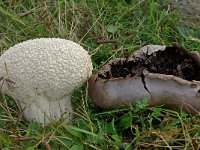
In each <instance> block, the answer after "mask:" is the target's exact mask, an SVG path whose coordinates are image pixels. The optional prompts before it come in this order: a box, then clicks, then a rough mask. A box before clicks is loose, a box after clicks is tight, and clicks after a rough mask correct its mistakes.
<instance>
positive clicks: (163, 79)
mask: <svg viewBox="0 0 200 150" xmlns="http://www.w3.org/2000/svg"><path fill="white" fill-rule="evenodd" d="M165 49H166V47H165V46H159V45H147V46H145V47H143V48H141V49H140V50H138V51H136V52H134V53H133V55H134V57H130V58H129V59H128V60H127V59H124V58H117V59H114V60H111V61H110V62H108V63H107V64H106V65H104V66H103V67H102V68H101V69H100V70H99V71H98V72H97V73H96V74H94V75H92V76H91V78H90V79H89V88H88V90H89V91H88V92H89V95H90V97H91V99H92V101H93V102H94V103H95V104H96V105H97V106H98V107H100V108H102V109H113V108H117V107H121V106H123V105H126V104H132V105H136V103H137V102H138V101H139V100H142V99H144V98H148V103H149V105H150V106H159V105H164V106H165V107H166V108H169V109H173V110H181V109H183V110H185V111H186V112H189V113H196V114H198V113H199V111H200V81H199V80H191V81H189V80H186V79H182V78H180V77H176V76H174V75H168V74H162V73H152V72H149V71H147V70H146V69H143V70H142V71H141V74H137V73H136V74H134V75H133V74H132V75H130V74H128V73H127V74H128V75H126V76H124V74H123V73H124V72H123V73H122V72H120V71H119V70H120V67H121V66H123V68H122V69H124V66H126V65H125V63H124V62H128V63H129V61H130V62H131V63H132V62H133V61H134V60H133V58H135V57H139V58H142V59H144V60H146V58H145V55H151V54H153V53H154V52H157V51H165ZM186 53H188V55H189V57H191V59H193V62H194V63H195V64H196V69H197V71H198V69H199V65H200V63H199V60H200V55H199V53H198V52H186ZM144 54H145V55H144ZM153 55H154V54H153ZM143 57H144V58H143ZM177 57H178V56H177ZM128 63H127V64H128ZM134 63H135V62H134ZM140 63H141V62H140ZM140 63H138V64H139V65H140ZM131 65H134V64H133V63H132V64H131ZM145 65H146V64H145ZM112 66H116V68H117V69H116V70H118V71H119V72H120V73H121V75H123V77H122V76H118V77H116V76H115V77H113V76H114V75H113V74H112V73H114V72H113V68H112ZM126 67H127V68H125V69H124V71H126V70H127V69H129V68H130V66H128V65H127V66H126ZM129 71H130V70H129ZM131 71H135V70H131ZM139 71H140V70H139ZM187 72H188V71H187ZM125 73H126V72H125ZM197 76H198V75H197ZM198 79H199V77H198Z"/></svg>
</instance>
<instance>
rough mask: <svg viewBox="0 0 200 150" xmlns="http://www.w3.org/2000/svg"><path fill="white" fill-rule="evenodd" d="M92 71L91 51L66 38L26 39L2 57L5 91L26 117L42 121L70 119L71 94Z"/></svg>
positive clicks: (0, 59)
mask: <svg viewBox="0 0 200 150" xmlns="http://www.w3.org/2000/svg"><path fill="white" fill-rule="evenodd" d="M91 74H92V62H91V58H90V56H89V55H88V52H87V51H86V50H84V49H83V48H82V47H81V46H80V45H78V44H76V43H74V42H72V41H69V40H65V39H59V38H40V39H33V40H28V41H24V42H22V43H19V44H16V45H15V46H13V47H11V48H9V49H8V50H7V51H5V52H4V53H3V54H2V55H1V57H0V77H3V78H2V80H1V85H2V92H3V93H5V94H7V95H9V96H11V97H13V98H14V99H15V100H16V102H17V104H18V106H19V108H20V109H21V111H23V113H24V117H25V118H26V120H28V121H33V120H35V121H37V122H39V123H42V124H48V123H49V122H50V121H52V120H59V119H60V118H66V122H67V123H69V122H70V121H71V119H72V116H73V109H72V106H71V100H70V99H71V95H72V93H73V91H74V90H75V89H77V88H79V87H80V86H82V84H83V83H84V82H86V81H87V80H88V79H89V77H90V76H91Z"/></svg>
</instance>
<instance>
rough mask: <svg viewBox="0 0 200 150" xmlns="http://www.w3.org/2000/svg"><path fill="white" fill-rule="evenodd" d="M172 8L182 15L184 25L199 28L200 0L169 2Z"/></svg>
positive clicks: (174, 0) (175, 0)
mask: <svg viewBox="0 0 200 150" xmlns="http://www.w3.org/2000/svg"><path fill="white" fill-rule="evenodd" d="M169 1H170V5H171V8H172V9H173V10H178V11H179V12H180V13H181V18H182V21H183V22H182V23H183V24H185V25H188V26H192V27H197V28H199V22H200V9H199V8H200V1H199V0H169Z"/></svg>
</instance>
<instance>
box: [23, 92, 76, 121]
mask: <svg viewBox="0 0 200 150" xmlns="http://www.w3.org/2000/svg"><path fill="white" fill-rule="evenodd" d="M20 102H21V103H20V107H21V110H22V111H23V114H24V117H25V118H26V120H28V121H37V122H39V123H42V124H44V125H45V124H48V123H49V122H51V121H53V120H56V121H57V120H59V119H60V118H63V119H65V121H66V123H70V122H71V121H72V117H73V109H72V106H71V100H70V96H64V97H62V98H61V99H59V100H55V101H52V100H49V99H48V98H47V97H46V96H45V95H40V96H38V97H37V98H36V99H34V100H31V99H29V100H27V99H25V100H22V101H20Z"/></svg>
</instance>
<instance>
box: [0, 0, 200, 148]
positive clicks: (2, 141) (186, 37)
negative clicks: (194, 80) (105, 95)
mask: <svg viewBox="0 0 200 150" xmlns="http://www.w3.org/2000/svg"><path fill="white" fill-rule="evenodd" d="M190 2H192V0H191V1H190ZM196 2H197V0H196ZM180 3H182V2H181V1H180ZM180 3H179V2H178V5H176V4H175V5H172V4H171V3H170V1H169V2H167V1H162V0H121V1H118V0H111V1H105V0H102V1H97V0H69V1H67V0H61V1H57V0H52V1H39V0H30V1H23V0H18V1H15V0H13V1H0V50H1V52H3V51H5V50H6V49H8V48H9V47H11V46H13V45H15V44H17V43H19V42H21V41H24V40H28V39H32V38H38V37H59V38H65V39H70V40H73V41H75V42H77V43H80V44H81V45H82V46H83V47H84V48H85V49H86V50H88V52H89V54H90V55H91V58H92V61H93V67H94V71H93V72H94V73H95V72H96V71H97V70H98V69H99V68H100V67H101V66H102V65H104V64H105V63H107V62H108V61H109V60H110V59H113V58H116V57H128V56H129V55H130V54H131V53H132V52H133V51H135V50H138V49H139V48H141V47H142V46H144V45H147V44H160V45H168V46H170V45H171V44H172V42H176V43H179V44H181V45H183V46H184V47H186V48H187V49H189V50H196V51H199V50H200V40H199V38H200V30H199V27H198V25H197V24H198V23H195V21H196V22H198V20H196V19H195V21H190V19H192V18H191V17H192V16H194V15H190V17H189V18H187V17H184V16H181V14H180V11H179V9H176V8H181V9H182V10H184V9H186V8H187V10H191V11H194V10H195V12H197V11H196V10H197V9H196V8H197V7H196V5H194V3H191V5H192V7H191V8H192V9H190V6H189V5H188V4H187V5H186V6H187V7H186V6H185V5H184V7H183V5H179V4H180ZM181 9H180V10H181ZM182 12H184V13H186V16H187V14H188V13H187V12H186V11H185V10H184V11H182ZM182 14H183V13H182ZM72 99H73V106H74V110H75V119H74V123H73V124H71V125H67V124H65V123H64V121H63V120H61V121H59V122H53V123H51V124H50V125H48V126H45V127H43V126H41V125H40V124H38V123H36V122H31V123H29V122H27V121H26V120H25V119H24V118H23V115H22V114H21V113H19V109H18V108H17V106H16V104H15V101H14V100H13V99H12V98H10V97H8V96H5V95H1V99H0V149H16V150H18V149H27V150H33V149H47V150H50V149H52V150H53V149H72V150H76V149H79V150H81V149H86V150H87V149H113V150H115V149H126V150H128V149H180V150H182V149H199V148H200V146H199V145H200V144H199V143H200V126H199V124H200V116H199V115H191V114H186V113H185V112H183V111H180V112H176V111H172V110H169V109H165V108H163V107H161V106H158V107H153V108H150V107H148V101H147V100H146V99H144V100H142V101H140V102H138V104H137V105H136V106H129V105H128V106H126V107H123V108H118V109H115V110H100V109H99V108H97V107H96V106H94V105H93V103H92V102H91V100H90V98H89V97H88V92H87V84H85V85H84V86H83V87H82V88H80V89H78V90H77V91H75V93H74V95H73V97H72Z"/></svg>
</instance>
